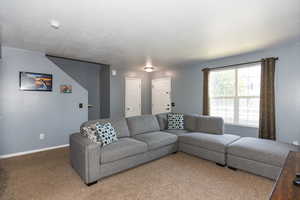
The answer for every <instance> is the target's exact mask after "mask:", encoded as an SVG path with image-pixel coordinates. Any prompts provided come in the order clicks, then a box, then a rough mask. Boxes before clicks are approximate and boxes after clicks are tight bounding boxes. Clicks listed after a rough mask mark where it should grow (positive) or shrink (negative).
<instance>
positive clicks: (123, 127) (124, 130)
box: [80, 119, 130, 138]
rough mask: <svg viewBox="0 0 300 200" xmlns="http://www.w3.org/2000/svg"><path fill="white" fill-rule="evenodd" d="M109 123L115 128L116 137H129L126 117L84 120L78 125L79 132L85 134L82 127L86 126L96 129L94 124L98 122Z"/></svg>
mask: <svg viewBox="0 0 300 200" xmlns="http://www.w3.org/2000/svg"><path fill="white" fill-rule="evenodd" d="M107 122H109V123H111V125H112V126H113V127H114V128H115V129H116V132H117V137H118V138H123V137H129V136H130V135H129V130H128V126H127V122H126V119H114V120H112V119H97V120H90V121H87V122H84V123H83V124H82V125H81V126H80V132H81V133H82V134H83V135H85V133H84V131H85V130H84V127H87V128H91V129H94V130H96V124H97V123H100V124H105V123H107Z"/></svg>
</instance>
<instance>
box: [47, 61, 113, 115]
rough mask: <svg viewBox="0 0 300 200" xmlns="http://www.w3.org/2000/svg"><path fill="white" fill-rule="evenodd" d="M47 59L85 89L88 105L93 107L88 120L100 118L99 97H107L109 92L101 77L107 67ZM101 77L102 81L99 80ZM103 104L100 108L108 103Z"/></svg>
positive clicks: (90, 109) (82, 62)
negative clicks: (87, 95)
mask: <svg viewBox="0 0 300 200" xmlns="http://www.w3.org/2000/svg"><path fill="white" fill-rule="evenodd" d="M47 57H48V58H49V59H50V60H51V61H52V62H54V63H55V64H56V65H57V66H59V67H60V68H61V69H62V70H63V71H65V72H66V73H67V74H68V75H70V76H71V77H72V78H73V79H74V80H76V81H77V82H78V83H79V84H80V85H81V86H83V87H84V88H85V89H87V91H88V94H89V99H88V101H89V104H91V105H93V107H91V108H89V120H94V119H99V118H101V117H102V116H101V115H102V114H101V113H102V111H101V96H105V95H109V93H107V91H109V85H107V84H106V82H108V84H109V81H107V80H106V79H105V77H104V76H103V75H101V73H102V69H103V68H107V66H106V65H102V64H97V63H90V62H84V61H78V60H72V59H67V58H61V57H55V56H47ZM104 72H105V71H104ZM101 76H102V78H103V79H104V80H101V78H100V77H101ZM101 83H102V84H103V85H102V84H101ZM106 87H108V89H105V88H106ZM101 90H103V91H101ZM105 92H106V93H105ZM103 103H106V105H103V106H102V107H109V104H107V103H109V102H107V101H106V102H103ZM106 113H107V110H104V114H106ZM106 115H107V114H106ZM106 115H104V116H106Z"/></svg>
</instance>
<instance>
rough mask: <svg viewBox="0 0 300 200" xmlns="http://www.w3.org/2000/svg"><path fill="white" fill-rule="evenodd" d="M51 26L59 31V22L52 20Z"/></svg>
mask: <svg viewBox="0 0 300 200" xmlns="http://www.w3.org/2000/svg"><path fill="white" fill-rule="evenodd" d="M50 26H51V27H52V28H54V29H59V27H60V23H59V21H57V20H54V19H52V20H50Z"/></svg>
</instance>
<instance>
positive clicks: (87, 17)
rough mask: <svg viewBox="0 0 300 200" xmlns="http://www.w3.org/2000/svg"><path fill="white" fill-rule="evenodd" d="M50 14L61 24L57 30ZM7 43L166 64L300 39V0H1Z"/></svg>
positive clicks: (116, 63)
mask: <svg viewBox="0 0 300 200" xmlns="http://www.w3.org/2000/svg"><path fill="white" fill-rule="evenodd" d="M51 19H56V20H58V21H59V22H60V23H61V27H60V28H59V29H57V30H55V29H53V28H51V27H50V25H49V21H50V20H51ZM0 23H1V26H2V32H3V33H2V43H3V45H5V46H12V47H18V48H24V49H30V50H38V51H42V52H46V53H48V54H53V55H59V56H65V57H72V58H78V59H83V60H89V61H96V62H102V63H107V64H111V65H112V66H113V67H141V66H143V65H144V64H145V61H146V60H147V59H151V60H152V62H153V64H154V65H156V66H160V67H165V66H175V65H178V64H179V63H181V64H184V63H188V62H189V61H194V60H199V61H203V60H208V59H215V58H219V57H224V56H231V55H235V54H241V53H246V52H251V51H254V50H258V49H264V48H267V47H269V46H272V45H276V44H279V43H283V42H286V41H292V40H296V39H298V38H300V1H299V0H251V1H249V0H226V1H225V0H222V1H220V0H185V1H183V0H181V1H176V0H151V1H150V0H147V1H146V0H126V1H124V0H123V1H122V0H80V1H79V0H48V1H46V0H1V1H0Z"/></svg>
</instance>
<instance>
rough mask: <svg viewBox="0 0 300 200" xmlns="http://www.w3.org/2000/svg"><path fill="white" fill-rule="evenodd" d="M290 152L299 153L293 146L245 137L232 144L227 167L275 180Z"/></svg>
mask: <svg viewBox="0 0 300 200" xmlns="http://www.w3.org/2000/svg"><path fill="white" fill-rule="evenodd" d="M289 151H299V149H298V148H297V147H296V146H294V145H291V144H286V143H282V142H277V141H273V140H266V139H259V138H250V137H244V138H241V139H239V140H237V141H235V142H234V143H232V144H230V145H229V147H228V149H227V165H228V166H229V167H230V168H236V169H241V170H244V171H248V172H251V173H253V174H256V175H260V176H264V177H267V178H270V179H273V180H275V179H276V178H277V177H278V175H279V174H280V171H281V169H282V167H283V165H284V162H285V159H286V157H287V155H288V153H289Z"/></svg>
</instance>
